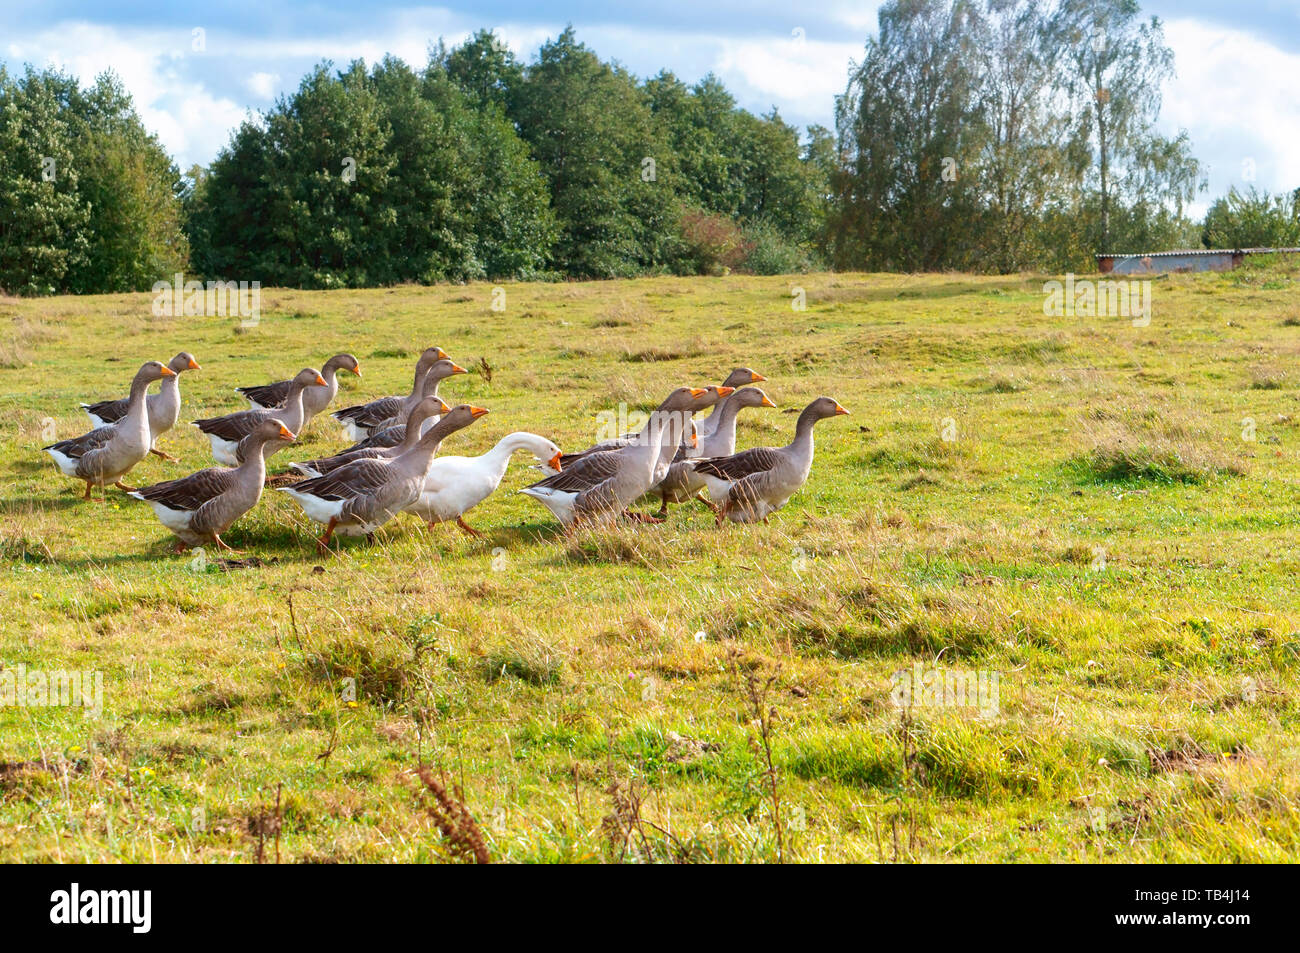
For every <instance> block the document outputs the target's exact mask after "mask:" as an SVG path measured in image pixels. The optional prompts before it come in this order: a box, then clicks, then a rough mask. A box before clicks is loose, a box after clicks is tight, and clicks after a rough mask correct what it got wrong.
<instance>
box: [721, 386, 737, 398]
mask: <svg viewBox="0 0 1300 953" xmlns="http://www.w3.org/2000/svg"><path fill="white" fill-rule="evenodd" d="M735 391H736V388H734V387H719V388H718V396H719V397H728V396H730V395H731V394H734V393H735Z"/></svg>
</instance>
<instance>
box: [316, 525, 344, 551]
mask: <svg viewBox="0 0 1300 953" xmlns="http://www.w3.org/2000/svg"><path fill="white" fill-rule="evenodd" d="M338 523H339V521H338V518H337V517H334V516H331V517H330V521H329V525H328V526H326V527H325V533H324V534H323V535H322V536H321V538H320V539H318V540H316V552H318V553H320V555H322V556H324V555H325V554H326V553H328V552H329V551H330V538H331V537H333V535H334V527H335V526H337V525H338Z"/></svg>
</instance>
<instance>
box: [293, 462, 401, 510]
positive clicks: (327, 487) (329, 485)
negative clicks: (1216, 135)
mask: <svg viewBox="0 0 1300 953" xmlns="http://www.w3.org/2000/svg"><path fill="white" fill-rule="evenodd" d="M389 477H390V473H389V469H388V464H387V462H386V461H383V460H374V459H365V460H353V461H352V462H351V463H346V464H344V465H343V466H341V467H339V468H338V469H337V470H334V471H332V472H330V473H326V474H325V475H324V476H318V477H312V478H311V479H310V480H299V481H298V482H297V483H295V484H293V487H292V489H293V491H294V492H295V493H309V494H311V495H312V496H318V497H320V498H321V499H322V500H351V499H355V498H356V497H359V496H367V495H370V496H373V495H374V494H375V493H377V492H378V491H379V490H381V489H383V487H384V485H385V484H386V483H387V482H388V479H389Z"/></svg>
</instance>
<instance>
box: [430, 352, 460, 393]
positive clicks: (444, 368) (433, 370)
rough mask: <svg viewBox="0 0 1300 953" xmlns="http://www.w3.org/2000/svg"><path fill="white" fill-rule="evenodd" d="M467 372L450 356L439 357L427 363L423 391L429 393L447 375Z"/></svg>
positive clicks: (452, 375)
mask: <svg viewBox="0 0 1300 953" xmlns="http://www.w3.org/2000/svg"><path fill="white" fill-rule="evenodd" d="M468 373H469V371H467V370H465V368H463V367H461V366H460V365H459V364H457V363H456V362H455V361H453V360H451V359H450V358H446V357H443V358H439V359H438V360H436V361H434V362H433V363H432V364H431V365H429V370H428V372H427V373H426V374H425V375H424V393H425V394H429V393H431V392H432V391H433V389H434V388H435V387H437V386H438V383H439V382H440V381H444V380H446V379H447V378H448V377H454V376H455V375H457V374H468Z"/></svg>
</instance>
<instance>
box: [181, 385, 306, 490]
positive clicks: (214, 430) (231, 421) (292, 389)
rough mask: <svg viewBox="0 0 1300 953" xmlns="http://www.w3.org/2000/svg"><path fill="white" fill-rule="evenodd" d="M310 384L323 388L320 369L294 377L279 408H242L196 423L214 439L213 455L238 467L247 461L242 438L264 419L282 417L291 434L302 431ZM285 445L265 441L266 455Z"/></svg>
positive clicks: (273, 441)
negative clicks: (306, 394) (307, 390)
mask: <svg viewBox="0 0 1300 953" xmlns="http://www.w3.org/2000/svg"><path fill="white" fill-rule="evenodd" d="M308 387H319V388H322V389H323V388H324V387H325V378H323V377H321V375H320V372H319V371H317V370H316V369H315V368H313V367H304V368H303V369H302V370H300V371H299V372H298V373H297V375H295V376H294V378H293V380H292V381H290V383H289V395H288V397H286V398H285V403H284V406H283V407H281V408H279V409H277V410H240V411H237V412H236V413H233V414H226V415H225V416H222V417H205V418H203V419H202V420H196V421H194V426H196V427H198V428H199V430H201V431H203V433H205V434H207V436H208V439H209V440H210V441H212V456H213V457H215V458H216V461H217V462H218V463H224V464H226V465H228V466H238V465H239V464H240V463H243V458H242V457H240V453H241V452H242V450H243V448H242V446H241V444H240V441H242V440H243V439H244V438H245V437H247V436H248V435H249V434H250V433H252V432H253V431H254V430H256V429H257V428H258V426H259V425H260V424H261V423H262V421H264V420H278V421H280V423H282V424H284V425H285V427H287V428H288V429H289V431H290V432H291V433H300V432H301V431H302V422H303V417H304V412H303V406H302V402H303V395H302V392H303V390H304V389H306V388H308ZM283 446H285V444H283V443H282V442H280V441H277V440H271V441H268V442H267V443H264V444H262V455H263V456H264V457H269V456H271V454H273V453H275V452H276V451H277V450H279V449H280V448H281V447H283Z"/></svg>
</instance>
